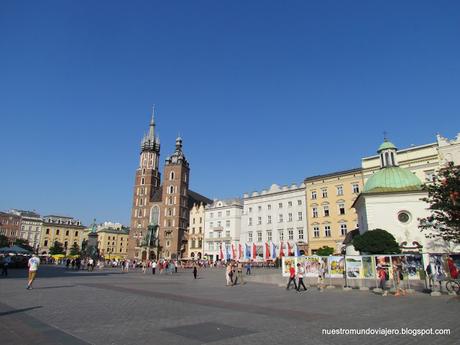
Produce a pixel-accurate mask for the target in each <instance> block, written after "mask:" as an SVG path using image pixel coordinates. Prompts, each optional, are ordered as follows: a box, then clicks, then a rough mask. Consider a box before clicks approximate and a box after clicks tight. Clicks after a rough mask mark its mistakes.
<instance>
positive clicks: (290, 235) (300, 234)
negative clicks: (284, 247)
mask: <svg viewBox="0 0 460 345" xmlns="http://www.w3.org/2000/svg"><path fill="white" fill-rule="evenodd" d="M265 233H266V235H267V239H266V240H267V241H272V240H273V234H272V231H271V230H267V231H266V232H265ZM256 235H257V242H262V241H263V233H262V231H257V232H256ZM287 235H288V237H287V239H288V240H291V241H292V240H294V228H290V229H287ZM278 238H279V240H280V241H284V240H285V238H284V230H283V229H279V230H278ZM297 238H298V239H299V240H303V239H304V229H303V228H297ZM248 242H253V232H252V231H249V232H248Z"/></svg>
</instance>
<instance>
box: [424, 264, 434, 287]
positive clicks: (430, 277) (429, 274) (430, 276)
mask: <svg viewBox="0 0 460 345" xmlns="http://www.w3.org/2000/svg"><path fill="white" fill-rule="evenodd" d="M425 272H426V276H427V277H428V286H429V288H430V290H431V289H432V288H433V286H434V277H433V271H432V270H431V264H428V265H427V266H426V268H425Z"/></svg>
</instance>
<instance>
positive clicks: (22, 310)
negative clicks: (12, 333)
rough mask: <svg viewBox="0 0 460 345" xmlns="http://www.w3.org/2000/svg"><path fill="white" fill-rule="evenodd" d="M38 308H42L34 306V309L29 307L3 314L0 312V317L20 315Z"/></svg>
mask: <svg viewBox="0 0 460 345" xmlns="http://www.w3.org/2000/svg"><path fill="white" fill-rule="evenodd" d="M39 308H43V307H42V306H41V305H39V306H36V307H29V308H23V309H15V310H9V311H3V312H0V316H6V315H11V314H16V313H22V312H25V311H29V310H34V309H39Z"/></svg>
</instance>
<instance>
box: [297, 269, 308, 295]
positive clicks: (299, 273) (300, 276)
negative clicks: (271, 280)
mask: <svg viewBox="0 0 460 345" xmlns="http://www.w3.org/2000/svg"><path fill="white" fill-rule="evenodd" d="M304 277H305V268H304V267H303V266H302V265H301V264H297V278H298V279H299V281H298V283H297V292H300V285H302V286H303V288H304V291H307V288H306V287H305V284H304V283H303V278H304Z"/></svg>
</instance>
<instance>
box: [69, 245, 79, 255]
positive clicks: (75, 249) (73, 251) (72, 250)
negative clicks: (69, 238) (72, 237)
mask: <svg viewBox="0 0 460 345" xmlns="http://www.w3.org/2000/svg"><path fill="white" fill-rule="evenodd" d="M70 255H80V247H79V246H78V244H76V243H74V244H73V245H72V247H71V248H70Z"/></svg>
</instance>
